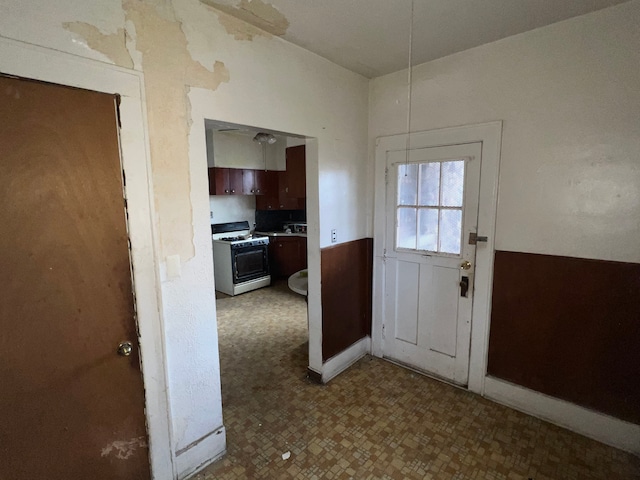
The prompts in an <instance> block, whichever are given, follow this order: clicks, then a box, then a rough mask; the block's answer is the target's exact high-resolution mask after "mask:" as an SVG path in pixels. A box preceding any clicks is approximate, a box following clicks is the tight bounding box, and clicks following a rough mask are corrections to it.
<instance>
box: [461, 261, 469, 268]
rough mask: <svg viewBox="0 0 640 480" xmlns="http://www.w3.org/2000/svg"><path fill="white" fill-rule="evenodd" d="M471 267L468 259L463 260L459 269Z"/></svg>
mask: <svg viewBox="0 0 640 480" xmlns="http://www.w3.org/2000/svg"><path fill="white" fill-rule="evenodd" d="M470 268H471V262H470V261H469V260H465V261H464V262H462V263H461V264H460V270H469V269H470Z"/></svg>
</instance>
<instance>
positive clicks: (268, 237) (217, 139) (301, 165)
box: [204, 119, 309, 441]
mask: <svg viewBox="0 0 640 480" xmlns="http://www.w3.org/2000/svg"><path fill="white" fill-rule="evenodd" d="M204 123H205V125H204V126H205V139H206V151H207V167H208V168H207V174H208V181H209V207H210V223H211V229H212V233H211V239H212V240H211V244H212V249H213V264H214V265H213V268H214V278H215V286H214V285H212V288H215V289H216V317H217V322H218V346H219V352H220V374H221V389H222V404H223V415H224V422H225V428H226V431H227V432H228V435H229V436H230V441H233V440H232V438H233V432H234V427H235V426H236V425H239V424H240V423H242V424H243V428H244V429H246V428H247V425H246V422H247V421H250V422H251V426H250V427H251V428H255V431H256V433H257V434H258V433H259V429H260V425H261V424H262V423H263V422H266V421H268V419H265V418H262V416H261V413H260V412H261V411H264V407H265V406H267V405H269V404H273V403H274V402H275V403H276V404H277V403H278V398H280V397H281V395H286V391H287V389H288V388H291V385H292V383H290V382H294V383H295V382H299V381H302V380H304V379H305V378H306V374H307V366H308V365H309V356H308V352H309V329H308V312H307V293H308V288H307V279H308V269H307V267H308V261H307V250H308V249H307V202H306V200H307V194H306V177H307V173H306V148H307V146H306V139H305V138H304V137H300V136H298V135H294V134H289V133H284V132H277V131H273V130H269V129H265V128H258V127H252V126H246V125H237V124H231V123H228V122H221V121H214V120H208V119H207V120H205V122H204ZM285 416H286V413H283V418H284V417H285Z"/></svg>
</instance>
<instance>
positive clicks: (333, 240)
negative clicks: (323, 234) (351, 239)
mask: <svg viewBox="0 0 640 480" xmlns="http://www.w3.org/2000/svg"><path fill="white" fill-rule="evenodd" d="M337 241H338V234H337V233H336V229H335V228H334V229H332V230H331V243H336V242H337Z"/></svg>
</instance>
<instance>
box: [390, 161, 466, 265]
mask: <svg viewBox="0 0 640 480" xmlns="http://www.w3.org/2000/svg"><path fill="white" fill-rule="evenodd" d="M397 172H398V178H397V182H398V184H397V185H398V190H397V191H398V196H397V199H396V248H397V249H406V250H421V251H427V252H434V253H442V254H448V255H460V250H461V242H462V202H463V198H464V175H465V161H464V160H453V161H439V162H424V163H405V164H399V165H398V169H397Z"/></svg>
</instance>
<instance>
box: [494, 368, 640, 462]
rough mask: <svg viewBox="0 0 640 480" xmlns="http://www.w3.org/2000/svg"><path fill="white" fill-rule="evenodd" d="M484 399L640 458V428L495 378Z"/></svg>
mask: <svg viewBox="0 0 640 480" xmlns="http://www.w3.org/2000/svg"><path fill="white" fill-rule="evenodd" d="M484 396H485V397H487V398H489V399H490V400H493V401H495V402H498V403H501V404H503V405H506V406H508V407H511V408H514V409H516V410H519V411H521V412H524V413H527V414H529V415H532V416H534V417H537V418H540V419H542V420H546V421H548V422H551V423H553V424H555V425H558V426H561V427H564V428H566V429H568V430H571V431H573V432H576V433H579V434H580V435H584V436H585V437H589V438H591V439H593V440H597V441H598V442H602V443H604V444H606V445H610V446H612V447H615V448H619V449H620V450H624V451H626V452H630V453H632V454H634V455H638V456H640V425H635V424H633V423H629V422H625V421H624V420H620V419H617V418H614V417H610V416H609V415H605V414H602V413H599V412H596V411H594V410H589V409H588V408H584V407H580V406H578V405H575V404H573V403H570V402H566V401H564V400H560V399H558V398H554V397H550V396H548V395H545V394H543V393H539V392H536V391H534V390H529V389H528V388H524V387H521V386H519V385H515V384H513V383H509V382H505V381H504V380H499V379H497V378H494V377H486V378H485V381H484Z"/></svg>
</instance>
